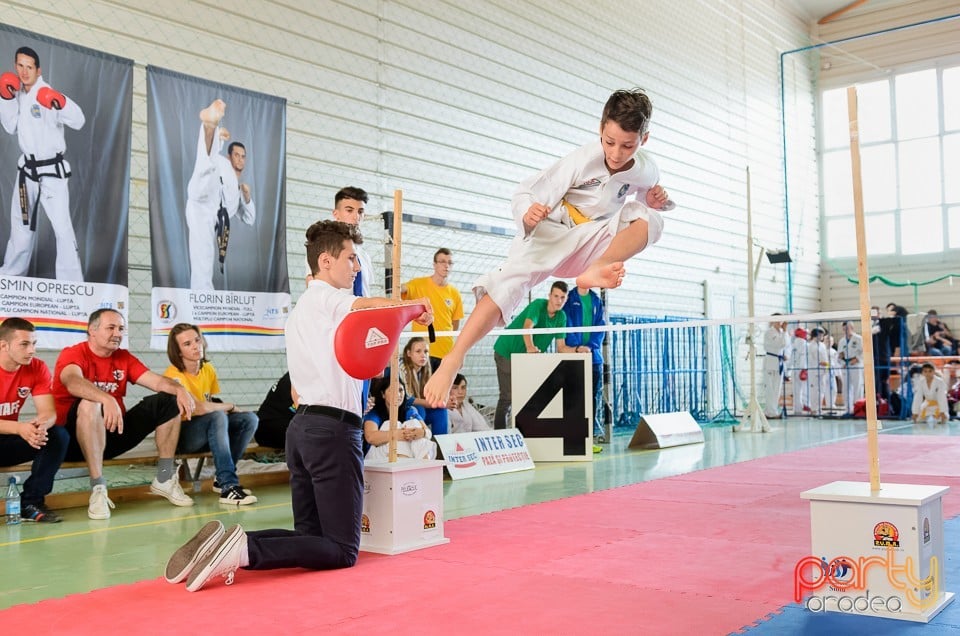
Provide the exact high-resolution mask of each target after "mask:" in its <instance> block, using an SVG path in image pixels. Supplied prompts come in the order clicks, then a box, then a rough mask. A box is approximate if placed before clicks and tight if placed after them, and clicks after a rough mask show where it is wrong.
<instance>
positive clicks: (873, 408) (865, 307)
mask: <svg viewBox="0 0 960 636" xmlns="http://www.w3.org/2000/svg"><path fill="white" fill-rule="evenodd" d="M847 117H848V118H849V120H850V166H851V168H852V173H853V218H854V221H855V222H856V228H857V277H858V278H859V281H858V288H859V290H860V334H861V335H862V336H863V382H864V389H865V391H864V397H865V399H866V401H867V451H868V453H869V459H870V491H871V492H880V442H879V438H878V433H877V430H878V427H877V385H876V380H875V376H874V369H873V334H872V330H873V325H872V324H871V320H870V275H869V273H868V272H867V235H866V227H865V225H864V222H863V182H862V180H861V176H860V132H859V127H858V123H857V88H856V87H855V86H850V87H849V88H847ZM847 408H849V405H847Z"/></svg>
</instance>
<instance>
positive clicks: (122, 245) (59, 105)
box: [0, 24, 133, 348]
mask: <svg viewBox="0 0 960 636" xmlns="http://www.w3.org/2000/svg"><path fill="white" fill-rule="evenodd" d="M132 91H133V62H132V61H130V60H126V59H123V58H117V57H113V56H110V55H106V54H104V53H102V52H100V51H95V50H92V49H87V48H84V47H80V46H76V45H74V44H71V43H69V42H63V41H60V40H55V39H53V38H48V37H46V36H43V35H39V34H36V33H31V32H29V31H23V30H21V29H17V28H15V27H11V26H8V25H2V24H0V124H2V132H0V259H2V260H0V313H2V314H3V315H11V314H16V315H18V316H25V317H29V319H30V320H31V321H33V322H34V323H35V324H36V325H37V328H38V331H40V332H41V333H42V335H41V338H40V342H42V343H43V345H44V346H46V347H55V348H56V347H61V346H66V345H70V344H74V343H76V342H79V341H80V340H83V339H84V338H85V337H86V318H87V316H88V315H89V314H90V312H92V311H93V310H95V309H99V308H101V307H111V308H114V309H118V310H120V311H121V312H122V313H125V312H126V309H125V308H126V305H127V298H128V293H127V218H128V200H129V184H130V130H131V120H132V94H133V93H132ZM43 332H46V333H43Z"/></svg>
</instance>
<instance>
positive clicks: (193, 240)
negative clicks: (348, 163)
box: [147, 66, 290, 351]
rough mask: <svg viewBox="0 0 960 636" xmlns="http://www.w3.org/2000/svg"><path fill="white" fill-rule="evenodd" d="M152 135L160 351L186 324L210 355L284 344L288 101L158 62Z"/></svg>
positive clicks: (151, 76) (150, 110)
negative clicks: (180, 324) (200, 336)
mask: <svg viewBox="0 0 960 636" xmlns="http://www.w3.org/2000/svg"><path fill="white" fill-rule="evenodd" d="M147 134H148V140H149V177H150V247H151V255H152V258H153V291H152V294H151V315H152V320H151V326H152V334H151V338H150V346H151V347H152V348H154V349H166V346H167V334H168V333H169V331H170V328H171V327H173V326H174V325H175V324H177V323H178V322H186V323H190V324H195V325H197V326H199V327H200V329H201V331H203V332H204V335H205V336H206V339H207V344H208V345H209V347H210V349H212V350H219V351H251V350H260V351H264V350H278V349H283V347H284V340H283V326H284V324H285V323H286V317H287V314H288V312H289V310H290V282H289V279H288V278H287V249H286V215H285V204H286V202H285V180H286V100H284V99H282V98H279V97H274V96H271V95H264V94H261V93H254V92H251V91H248V90H245V89H242V88H236V87H233V86H227V85H225V84H218V83H215V82H211V81H208V80H204V79H200V78H197V77H191V76H189V75H183V74H181V73H175V72H173V71H168V70H165V69H161V68H157V67H155V66H148V67H147Z"/></svg>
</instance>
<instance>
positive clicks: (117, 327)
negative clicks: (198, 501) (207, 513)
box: [53, 309, 195, 519]
mask: <svg viewBox="0 0 960 636" xmlns="http://www.w3.org/2000/svg"><path fill="white" fill-rule="evenodd" d="M125 330H126V325H125V323H124V319H123V316H122V315H121V314H120V313H119V312H117V311H116V310H114V309H98V310H96V311H95V312H93V313H92V314H90V320H89V321H88V323H87V340H86V342H81V343H79V344H75V345H73V346H72V347H67V348H66V349H64V350H63V351H62V352H60V357H59V358H57V366H56V368H55V369H54V372H53V397H54V400H55V402H56V408H57V422H58V423H59V424H61V425H63V426H65V427H66V429H67V431H68V432H69V433H70V436H71V440H70V444H69V446H68V448H67V459H68V460H70V461H79V460H80V458H83V459H84V460H85V461H86V462H87V466H88V467H89V469H90V487H91V490H92V492H91V494H90V505H89V507H88V508H87V516H88V517H90V518H91V519H108V518H109V517H110V508H113V507H114V505H113V502H112V501H110V498H109V497H108V496H107V482H106V480H105V479H104V477H103V460H104V459H112V458H114V457H116V456H118V455H121V454H123V453H125V452H127V451H128V450H130V449H131V448H133V447H134V446H136V445H137V444H139V443H140V442H141V441H143V439H144V438H145V437H146V436H147V435H149V434H150V433H151V432H153V431H156V442H157V455H158V457H159V461H158V463H157V477H156V478H155V479H154V480H153V483H151V484H150V492H152V493H153V494H155V495H160V496H161V497H165V498H166V499H167V500H168V501H169V502H170V503H172V504H174V505H176V506H192V505H193V499H191V498H190V497H188V496H187V495H186V494H185V493H184V492H183V489H182V488H181V487H180V481H179V480H178V479H177V478H176V475H175V474H174V465H173V459H174V453H175V452H176V450H177V440H178V439H179V437H180V418H181V416H182V417H184V418H186V419H190V416H191V415H193V411H194V408H195V403H194V400H193V397H191V395H190V393H188V392H187V390H186V389H184V388H183V387H182V386H180V385H179V384H177V383H176V382H174V381H173V380H171V379H170V378H165V377H163V376H162V375H159V374H157V373H154V372H153V371H151V370H150V369H148V368H147V367H146V366H145V365H144V364H143V363H142V362H140V360H138V359H137V358H136V357H134V356H133V355H132V354H131V353H130V352H129V351H127V350H126V349H121V348H120V344H121V342H123V332H124V331H125ZM128 382H133V383H134V384H139V385H140V386H143V387H146V388H148V389H150V390H151V391H157V392H158V393H156V394H155V395H150V396H147V397H146V398H144V399H143V400H141V401H140V402H139V403H138V404H137V405H136V406H134V407H133V408H132V409H130V410H129V411H127V410H126V409H125V407H124V404H123V397H124V396H125V395H126V393H127V383H128Z"/></svg>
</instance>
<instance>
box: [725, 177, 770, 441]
mask: <svg viewBox="0 0 960 636" xmlns="http://www.w3.org/2000/svg"><path fill="white" fill-rule="evenodd" d="M750 196H751V195H750V166H747V313H748V314H749V315H750V318H753V317H754V301H753V294H754V289H753V286H754V279H755V278H756V276H757V272H758V271H759V268H760V264H759V263H757V265H756V269H754V263H753V209H752V208H753V206H752V203H751V199H750ZM760 258H763V255H762V254H761V255H760ZM756 340H757V329H756V325H754V324H753V322H751V323H750V324H749V326H748V327H747V356H748V357H749V358H750V402H749V403H748V404H747V410H746V413H744V415H743V419H742V420H740V421H741V425H740V426H735V427H734V428H733V430H734V431H738V430H740V429H741V428H743V426H744V425H745V424H746V422H748V421H749V422H750V428H749V429H748V430H750V431H760V432H761V433H766V432H768V431H769V430H770V426H769V425H768V423H767V416H766V415H764V413H763V409H762V408H760V400H759V399H758V398H757V343H756Z"/></svg>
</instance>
